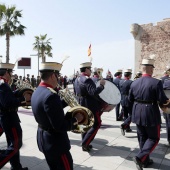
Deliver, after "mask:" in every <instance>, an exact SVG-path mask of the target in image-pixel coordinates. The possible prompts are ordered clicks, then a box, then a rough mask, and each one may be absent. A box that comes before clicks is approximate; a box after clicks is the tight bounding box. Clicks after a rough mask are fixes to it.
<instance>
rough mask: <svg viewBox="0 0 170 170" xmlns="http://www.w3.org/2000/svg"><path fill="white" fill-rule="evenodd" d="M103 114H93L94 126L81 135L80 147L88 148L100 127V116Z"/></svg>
mask: <svg viewBox="0 0 170 170" xmlns="http://www.w3.org/2000/svg"><path fill="white" fill-rule="evenodd" d="M102 113H103V112H99V111H98V112H96V113H95V114H94V124H93V126H92V127H91V128H90V129H89V130H88V132H86V133H82V145H85V146H88V145H89V144H90V143H91V141H92V140H93V139H94V137H95V136H96V134H97V132H98V130H99V128H100V126H101V122H102V120H101V115H102Z"/></svg>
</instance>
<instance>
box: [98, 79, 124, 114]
mask: <svg viewBox="0 0 170 170" xmlns="http://www.w3.org/2000/svg"><path fill="white" fill-rule="evenodd" d="M98 86H100V80H99V81H98V82H97V83H96V87H98ZM99 97H100V98H101V99H102V100H101V101H103V102H104V103H103V107H102V111H103V112H110V111H111V110H113V109H114V108H115V106H116V105H117V104H118V103H120V100H121V94H120V91H119V89H118V88H117V86H116V85H115V84H114V83H112V82H110V81H108V80H105V85H104V90H103V91H102V92H101V93H100V94H99Z"/></svg>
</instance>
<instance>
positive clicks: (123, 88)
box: [119, 79, 132, 107]
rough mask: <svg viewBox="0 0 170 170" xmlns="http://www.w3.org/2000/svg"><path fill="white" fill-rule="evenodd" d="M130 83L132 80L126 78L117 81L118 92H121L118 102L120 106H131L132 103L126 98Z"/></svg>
mask: <svg viewBox="0 0 170 170" xmlns="http://www.w3.org/2000/svg"><path fill="white" fill-rule="evenodd" d="M131 84H132V80H128V79H122V80H120V82H119V88H120V93H121V101H120V103H121V105H122V106H125V107H132V104H131V102H129V99H128V95H129V90H130V86H131Z"/></svg>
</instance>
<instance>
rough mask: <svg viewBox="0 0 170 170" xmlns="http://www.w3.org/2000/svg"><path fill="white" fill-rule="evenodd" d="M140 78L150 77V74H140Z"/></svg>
mask: <svg viewBox="0 0 170 170" xmlns="http://www.w3.org/2000/svg"><path fill="white" fill-rule="evenodd" d="M142 77H152V75H150V74H142Z"/></svg>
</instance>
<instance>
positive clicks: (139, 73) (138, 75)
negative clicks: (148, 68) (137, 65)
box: [134, 71, 142, 80]
mask: <svg viewBox="0 0 170 170" xmlns="http://www.w3.org/2000/svg"><path fill="white" fill-rule="evenodd" d="M141 76H142V72H141V71H138V72H137V73H136V75H135V77H134V80H137V79H138V78H140V77H141Z"/></svg>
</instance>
